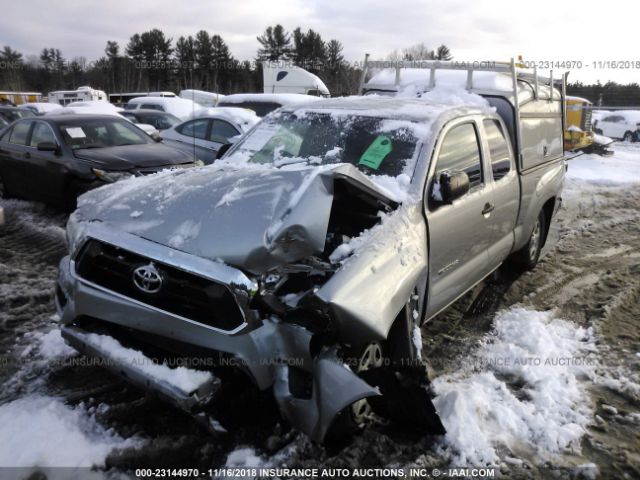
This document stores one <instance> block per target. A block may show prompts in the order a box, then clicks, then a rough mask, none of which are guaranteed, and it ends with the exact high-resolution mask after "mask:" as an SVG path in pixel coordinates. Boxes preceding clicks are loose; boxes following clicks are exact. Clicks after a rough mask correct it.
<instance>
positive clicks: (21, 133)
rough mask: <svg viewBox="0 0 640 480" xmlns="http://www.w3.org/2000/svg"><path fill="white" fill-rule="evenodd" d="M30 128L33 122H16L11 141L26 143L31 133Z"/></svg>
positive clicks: (19, 143)
mask: <svg viewBox="0 0 640 480" xmlns="http://www.w3.org/2000/svg"><path fill="white" fill-rule="evenodd" d="M30 128H31V122H19V123H16V124H15V126H14V127H13V130H11V136H10V137H9V143H13V144H14V145H26V144H27V135H28V133H29V129H30Z"/></svg>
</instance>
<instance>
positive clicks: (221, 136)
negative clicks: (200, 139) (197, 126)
mask: <svg viewBox="0 0 640 480" xmlns="http://www.w3.org/2000/svg"><path fill="white" fill-rule="evenodd" d="M239 133H240V132H238V130H236V128H235V127H234V126H233V125H231V124H230V123H229V122H225V121H224V120H213V123H212V124H211V134H210V135H209V140H211V141H212V142H220V143H227V142H228V141H229V139H230V138H231V137H235V136H236V135H238V134H239Z"/></svg>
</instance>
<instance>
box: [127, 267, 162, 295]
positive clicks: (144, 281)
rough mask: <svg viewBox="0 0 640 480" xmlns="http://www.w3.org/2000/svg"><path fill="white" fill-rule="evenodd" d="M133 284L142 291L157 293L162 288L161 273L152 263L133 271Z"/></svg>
mask: <svg viewBox="0 0 640 480" xmlns="http://www.w3.org/2000/svg"><path fill="white" fill-rule="evenodd" d="M133 284H134V285H135V286H136V287H138V289H139V290H140V291H141V292H144V293H158V292H159V291H160V289H161V288H162V275H160V272H159V271H158V269H157V268H156V267H155V265H154V264H153V263H150V264H149V265H142V266H140V267H138V268H136V269H135V270H134V271H133Z"/></svg>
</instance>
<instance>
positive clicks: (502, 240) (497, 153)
mask: <svg viewBox="0 0 640 480" xmlns="http://www.w3.org/2000/svg"><path fill="white" fill-rule="evenodd" d="M482 125H483V128H484V135H483V139H484V142H483V149H484V153H485V155H484V156H485V160H486V161H485V167H486V170H487V176H488V177H490V178H489V181H490V182H492V183H493V202H492V205H493V211H492V212H490V213H489V216H490V220H491V229H492V235H493V238H492V241H491V244H490V245H489V267H490V268H491V269H494V268H497V267H498V266H499V265H500V264H501V263H502V262H503V261H504V259H505V258H507V256H508V255H509V254H510V253H511V250H512V249H513V244H514V241H515V237H514V228H515V225H516V221H517V218H518V209H519V206H520V181H519V179H518V172H517V171H516V166H515V160H514V156H513V149H512V148H511V144H510V143H509V141H508V140H507V135H506V130H505V127H504V125H503V124H502V123H501V122H500V121H499V120H496V119H490V118H487V119H485V120H483V122H482Z"/></svg>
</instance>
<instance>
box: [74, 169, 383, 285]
mask: <svg viewBox="0 0 640 480" xmlns="http://www.w3.org/2000/svg"><path fill="white" fill-rule="evenodd" d="M338 176H340V177H348V178H349V179H350V180H351V181H352V182H353V183H355V184H356V185H361V186H362V188H363V189H365V190H368V191H369V192H371V193H373V194H374V195H376V196H378V197H380V198H384V199H387V198H388V195H385V193H386V192H384V191H383V190H382V189H380V188H379V187H377V186H376V185H375V184H374V183H372V182H371V181H370V180H369V179H368V178H367V177H366V176H365V175H364V174H362V173H361V172H360V171H358V170H357V169H356V168H355V167H353V166H352V165H346V164H340V165H331V166H324V167H315V168H300V169H295V170H290V169H287V170H283V169H280V170H278V169H275V168H264V167H256V168H242V169H231V168H228V167H225V168H223V169H221V168H215V165H213V166H209V167H203V168H193V169H188V170H181V171H173V172H162V173H160V174H156V175H152V176H148V177H142V178H136V179H131V180H126V181H123V182H117V183H115V184H112V185H108V186H106V187H102V188H99V189H97V190H93V191H91V192H89V193H87V194H85V195H83V196H82V197H81V198H80V202H79V208H78V212H77V215H78V217H79V218H80V219H81V220H85V221H87V220H88V221H92V220H98V221H102V222H105V224H107V225H108V226H112V227H113V228H114V229H118V230H124V231H126V232H129V233H132V234H135V235H138V236H140V237H143V238H146V239H148V240H151V241H154V242H156V243H160V244H163V245H168V246H170V247H173V248H176V249H178V250H182V251H184V252H187V253H190V254H193V255H197V256H200V257H204V258H208V259H212V260H218V259H219V260H221V261H223V262H224V263H226V264H229V265H233V266H236V267H238V268H242V269H243V270H246V271H249V272H252V273H256V274H260V273H264V272H266V271H268V270H270V269H271V268H273V267H276V266H279V265H282V264H284V263H290V262H293V261H296V260H300V259H302V258H305V257H307V256H309V255H313V254H317V253H320V252H322V251H323V249H324V244H325V238H326V234H327V226H328V223H329V217H330V213H331V206H332V203H333V181H334V179H335V178H336V177H338Z"/></svg>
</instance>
